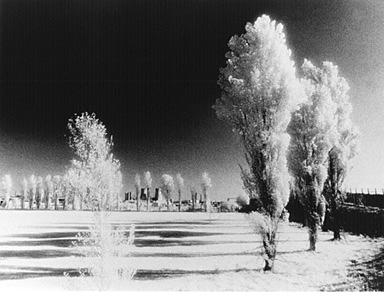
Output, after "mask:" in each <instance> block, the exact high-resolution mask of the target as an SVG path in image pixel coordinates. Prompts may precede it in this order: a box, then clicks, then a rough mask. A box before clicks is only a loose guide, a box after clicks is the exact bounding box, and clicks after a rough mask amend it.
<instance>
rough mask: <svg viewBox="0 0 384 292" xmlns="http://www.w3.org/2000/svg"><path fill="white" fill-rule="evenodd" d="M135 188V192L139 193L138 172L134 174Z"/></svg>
mask: <svg viewBox="0 0 384 292" xmlns="http://www.w3.org/2000/svg"><path fill="white" fill-rule="evenodd" d="M135 189H136V193H140V189H141V180H140V175H139V174H136V175H135Z"/></svg>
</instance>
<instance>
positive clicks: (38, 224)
mask: <svg viewBox="0 0 384 292" xmlns="http://www.w3.org/2000/svg"><path fill="white" fill-rule="evenodd" d="M209 216H211V221H209ZM110 219H111V221H112V222H113V223H116V224H126V226H127V228H129V226H130V224H131V223H135V225H136V227H137V229H136V242H137V243H138V244H137V246H136V247H135V248H134V249H133V250H132V253H133V257H132V258H130V259H129V261H133V264H134V265H135V268H136V269H137V270H138V274H139V275H140V273H141V274H142V275H144V274H145V273H147V275H146V276H145V275H144V276H145V277H144V278H143V277H141V278H140V277H137V278H135V279H134V280H133V281H128V282H124V281H118V282H115V283H113V285H112V290H135V291H138V290H146V291H170V290H172V291H175V290H199V291H201V290H237V291H244V290H248V291H250V290H252V291H260V290H263V291H266V290H267V291H271V290H284V291H287V290H295V291H297V290H305V291H308V290H313V291H318V290H321V289H326V290H331V289H332V288H337V287H348V288H349V289H351V288H353V287H356V289H357V290H359V287H361V285H362V283H361V281H362V280H361V279H358V278H357V279H354V278H352V277H351V276H350V275H349V268H350V264H351V260H355V261H362V260H365V259H369V258H370V257H371V256H373V255H374V254H375V253H376V252H377V251H378V249H379V248H380V247H381V246H383V243H384V239H382V238H381V239H370V238H366V237H363V236H354V235H346V238H345V239H343V240H342V241H341V242H332V241H330V239H331V238H332V234H331V233H324V232H319V241H318V244H317V249H318V251H317V252H308V251H307V250H308V247H309V243H308V233H307V230H306V229H305V228H300V226H299V225H297V224H283V225H282V227H281V228H280V230H279V235H278V237H279V238H280V243H279V244H278V247H277V250H278V254H277V260H276V264H275V272H274V273H267V274H266V273H264V272H262V268H263V265H264V261H263V256H262V255H261V251H262V249H261V242H260V238H259V236H257V235H255V234H254V233H253V231H252V229H251V227H250V225H249V224H248V222H247V220H246V219H245V216H244V215H242V214H231V213H221V214H220V213H219V214H211V215H208V214H204V213H176V212H172V213H166V212H164V213H157V212H154V213H137V212H121V213H112V214H111V216H110ZM0 222H1V223H0V227H1V228H0V243H1V245H0V254H1V261H0V274H1V275H3V276H2V279H4V278H6V274H8V275H11V274H15V273H16V275H18V276H19V277H18V279H14V280H7V279H5V280H1V281H0V287H1V288H2V289H1V291H3V288H4V289H6V290H4V291H10V290H13V291H20V290H28V291H53V290H54V291H57V290H66V289H67V288H70V287H69V286H68V283H67V282H66V279H65V278H64V277H63V276H58V275H56V276H49V273H51V272H52V271H54V270H55V269H63V270H68V269H75V268H78V267H79V266H82V267H87V265H88V262H87V259H85V258H80V257H75V256H73V255H71V252H72V251H74V249H73V248H71V247H60V246H56V245H52V242H51V243H50V240H51V239H53V238H44V237H45V236H49V235H50V234H52V233H54V232H56V233H60V234H59V235H60V238H58V239H65V238H66V239H72V237H71V236H68V234H74V233H75V232H78V231H84V230H83V229H81V230H79V229H78V227H85V226H87V225H89V224H91V223H92V213H91V212H73V211H24V212H23V211H2V212H0ZM159 223H160V224H159ZM201 223H203V224H201ZM155 225H156V226H155ZM157 226H158V227H157ZM68 232H71V233H68ZM147 232H150V233H149V234H146V233H147ZM178 232H179V233H180V232H182V234H181V235H180V234H179V233H178ZM61 233H62V234H61ZM67 233H68V234H67ZM15 235H16V236H17V235H21V236H22V237H14V236H15ZM30 235H38V236H37V237H36V238H31V237H30ZM59 235H58V236H59ZM142 240H152V241H151V242H153V244H152V245H151V244H149V245H148V244H144V246H142V245H143V244H140V242H142ZM7 242H8V243H9V244H7ZM11 242H18V243H22V245H16V244H11ZM36 242H37V243H39V242H41V245H40V244H37V243H36ZM32 243H33V244H32ZM23 251H27V252H43V255H44V253H47V255H49V253H50V252H54V253H58V254H60V253H63V254H64V256H57V257H56V256H55V255H53V256H46V257H44V256H41V257H32V256H29V253H28V254H24V253H23ZM11 252H14V253H17V252H20V255H19V254H16V255H12V254H11ZM66 253H67V254H66ZM116 264H119V263H116ZM140 271H141V272H140ZM23 273H24V274H27V273H33V274H34V276H36V275H38V276H39V277H37V278H30V277H20V275H22V274H23ZM151 273H152V276H151V275H150V274H151ZM156 276H157V277H156ZM75 280H76V281H78V283H77V284H78V285H77V286H79V287H83V288H82V289H84V290H85V289H87V286H86V282H84V283H81V281H84V279H80V278H79V279H75ZM343 285H344V286H343ZM345 285H347V286H345ZM88 289H89V288H88Z"/></svg>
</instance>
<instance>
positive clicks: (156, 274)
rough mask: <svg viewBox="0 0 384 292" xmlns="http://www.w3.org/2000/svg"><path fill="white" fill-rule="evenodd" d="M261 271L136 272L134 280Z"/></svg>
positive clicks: (257, 270)
mask: <svg viewBox="0 0 384 292" xmlns="http://www.w3.org/2000/svg"><path fill="white" fill-rule="evenodd" d="M261 271H262V269H245V268H243V269H233V270H219V269H216V270H137V271H136V274H135V276H134V279H136V280H160V279H169V278H180V277H186V276H196V275H202V276H207V275H222V274H226V273H233V272H237V273H238V272H261Z"/></svg>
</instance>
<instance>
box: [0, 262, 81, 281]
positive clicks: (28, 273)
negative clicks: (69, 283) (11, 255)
mask: <svg viewBox="0 0 384 292" xmlns="http://www.w3.org/2000/svg"><path fill="white" fill-rule="evenodd" d="M1 268H3V269H11V270H12V271H10V272H2V273H0V280H22V279H28V278H38V277H62V276H64V273H65V272H66V273H68V274H70V275H78V271H77V270H76V269H62V268H47V267H28V266H12V265H6V266H4V265H3V266H1Z"/></svg>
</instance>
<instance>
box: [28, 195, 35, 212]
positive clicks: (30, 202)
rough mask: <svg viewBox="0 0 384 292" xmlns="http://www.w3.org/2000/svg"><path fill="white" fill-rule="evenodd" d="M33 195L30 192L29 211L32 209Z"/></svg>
mask: <svg viewBox="0 0 384 292" xmlns="http://www.w3.org/2000/svg"><path fill="white" fill-rule="evenodd" d="M34 197H35V196H34V194H33V192H32V191H30V192H29V209H30V210H32V208H33V200H34Z"/></svg>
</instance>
